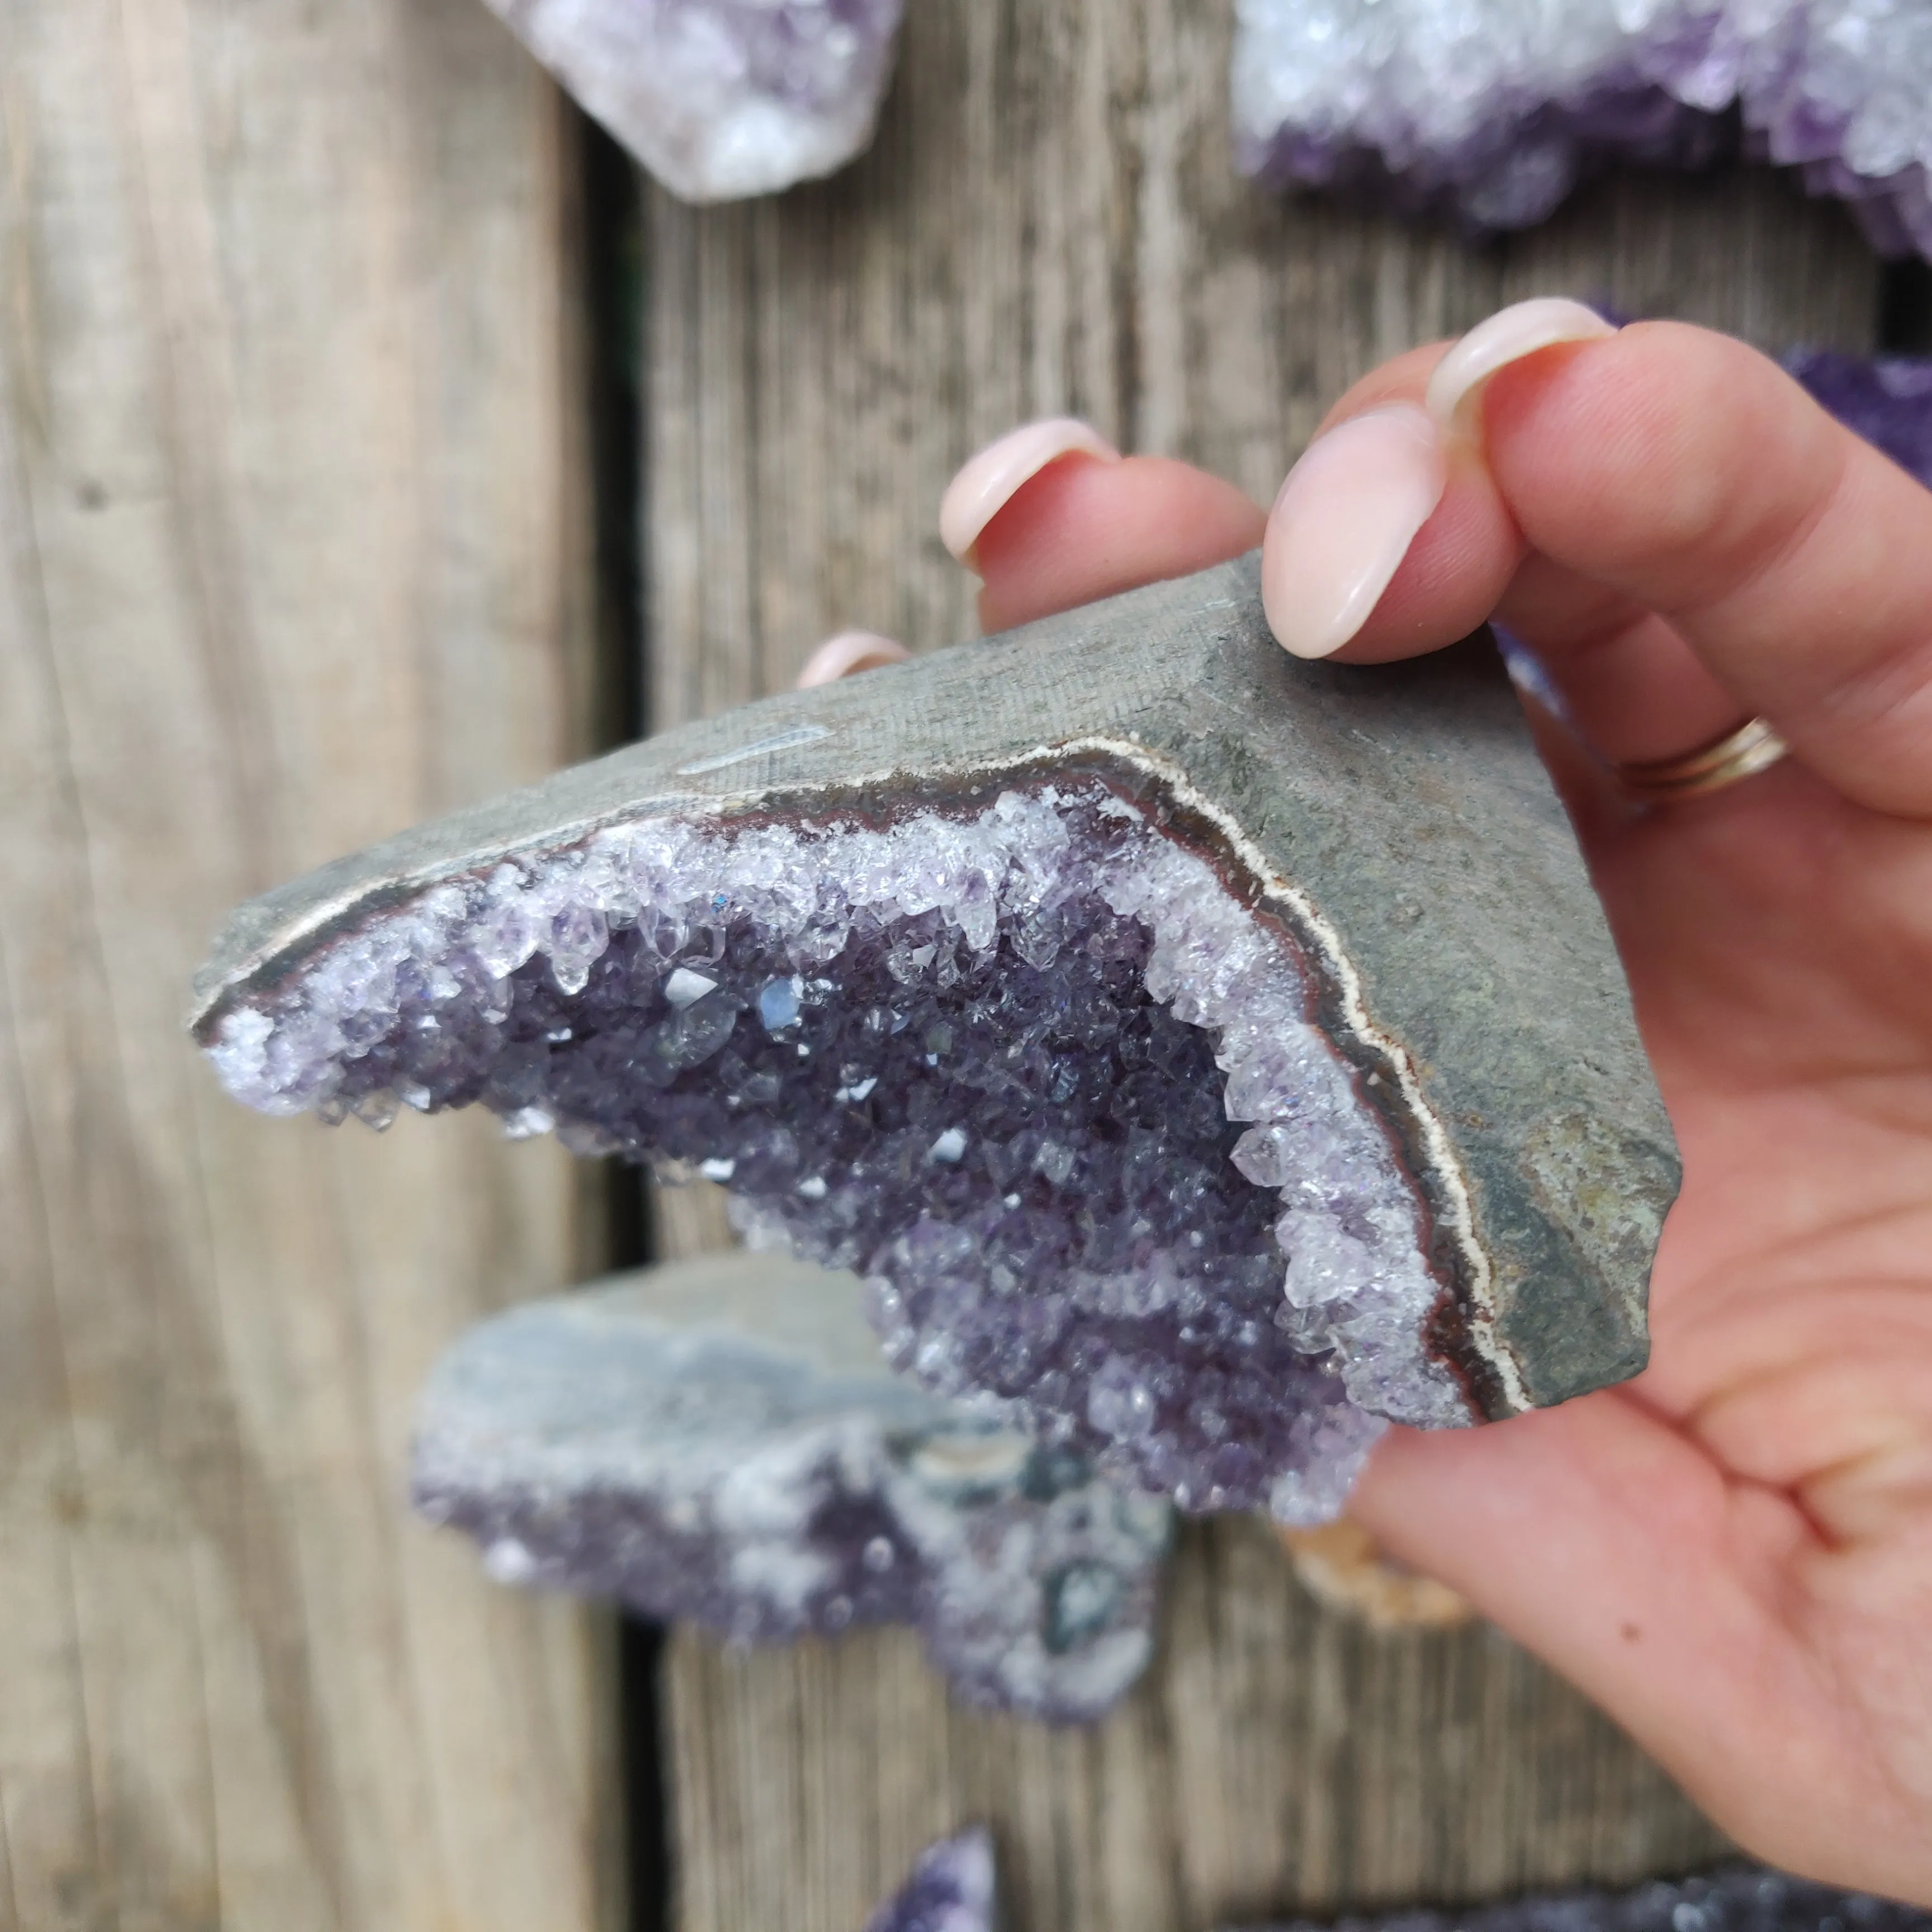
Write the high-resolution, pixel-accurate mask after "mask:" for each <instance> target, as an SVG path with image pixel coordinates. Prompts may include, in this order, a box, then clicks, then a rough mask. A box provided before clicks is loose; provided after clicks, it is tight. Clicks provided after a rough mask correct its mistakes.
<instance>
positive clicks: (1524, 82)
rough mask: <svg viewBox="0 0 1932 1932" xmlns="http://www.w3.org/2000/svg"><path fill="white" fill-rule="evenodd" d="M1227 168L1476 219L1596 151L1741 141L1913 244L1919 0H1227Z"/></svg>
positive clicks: (1923, 55) (1925, 28) (1650, 155)
mask: <svg viewBox="0 0 1932 1932" xmlns="http://www.w3.org/2000/svg"><path fill="white" fill-rule="evenodd" d="M1237 12H1238V15H1239V17H1240V23H1241V25H1240V31H1239V34H1238V39H1237V42H1236V46H1235V64H1234V105H1235V137H1236V143H1237V149H1238V155H1239V157H1240V161H1241V166H1242V168H1243V170H1244V172H1247V173H1250V174H1256V175H1261V176H1262V177H1263V178H1265V179H1268V180H1270V181H1275V182H1277V183H1280V184H1283V185H1286V184H1297V183H1299V184H1309V185H1314V186H1321V185H1325V184H1329V183H1331V182H1332V183H1335V184H1340V185H1343V186H1347V185H1351V184H1359V185H1363V186H1367V187H1374V188H1378V189H1380V190H1385V191H1388V192H1391V193H1393V194H1394V197H1395V198H1396V199H1397V201H1398V202H1402V203H1406V204H1409V205H1424V206H1438V207H1446V208H1448V209H1449V210H1450V211H1452V212H1453V213H1454V214H1456V215H1457V216H1458V217H1460V218H1461V219H1462V220H1463V221H1465V222H1466V223H1469V225H1471V226H1473V227H1475V228H1478V229H1499V228H1522V227H1526V226H1529V225H1530V224H1531V223H1535V222H1537V221H1540V220H1542V219H1543V218H1544V216H1545V215H1547V214H1549V213H1550V210H1551V209H1553V208H1554V207H1556V205H1557V203H1558V202H1560V201H1561V200H1562V199H1563V197H1564V196H1565V195H1566V194H1568V193H1569V191H1570V190H1571V187H1573V186H1574V184H1575V183H1576V182H1577V180H1578V179H1579V178H1580V177H1581V176H1583V175H1585V174H1586V173H1588V172H1591V171H1592V170H1593V169H1596V168H1597V167H1598V166H1602V165H1604V163H1608V162H1612V161H1628V162H1637V163H1644V164H1646V165H1651V166H1697V165H1700V164H1703V163H1707V162H1709V161H1710V160H1713V159H1715V158H1716V157H1718V156H1720V155H1721V154H1724V153H1727V152H1729V151H1733V150H1734V149H1735V148H1736V147H1737V146H1738V145H1739V138H1740V134H1742V142H1743V145H1745V148H1746V149H1747V150H1748V151H1750V152H1751V153H1754V154H1761V155H1763V156H1764V157H1766V158H1768V159H1769V160H1772V161H1774V162H1776V163H1781V164H1784V165H1791V166H1798V167H1800V168H1802V169H1803V170H1804V173H1805V180H1806V182H1807V184H1808V185H1809V186H1810V187H1811V189H1812V190H1813V191H1814V193H1828V194H1835V195H1839V196H1843V197H1844V198H1845V199H1846V200H1848V201H1849V202H1851V204H1852V207H1853V208H1854V210H1855V212H1856V213H1857V214H1858V217H1859V219H1860V220H1861V222H1862V223H1863V224H1864V227H1865V229H1866V230H1867V233H1868V234H1869V235H1870V236H1871V238H1872V239H1873V242H1875V243H1876V245H1878V246H1879V247H1880V248H1883V249H1885V251H1887V252H1888V253H1892V254H1903V253H1906V251H1909V250H1910V249H1912V248H1917V249H1918V251H1920V252H1921V254H1932V194H1928V190H1927V167H1928V166H1932V12H1929V11H1928V10H1927V8H1926V7H1924V5H1923V4H1922V0H1238V4H1237Z"/></svg>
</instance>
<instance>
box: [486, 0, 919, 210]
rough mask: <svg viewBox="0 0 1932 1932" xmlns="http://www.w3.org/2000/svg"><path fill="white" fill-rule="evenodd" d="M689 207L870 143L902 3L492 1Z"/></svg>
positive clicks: (812, 171) (764, 189)
mask: <svg viewBox="0 0 1932 1932" xmlns="http://www.w3.org/2000/svg"><path fill="white" fill-rule="evenodd" d="M490 5H491V7H493V9H494V10H495V11H496V13H499V14H500V15H501V16H502V17H503V19H504V20H505V21H506V22H507V23H508V24H509V26H511V28H513V29H514V31H515V32H516V33H517V35H518V36H519V37H520V38H521V39H522V40H523V41H524V42H525V43H526V45H527V46H529V49H530V51H531V52H532V53H534V54H535V55H536V57H537V58H538V59H539V60H540V61H541V62H543V64H544V65H545V66H546V67H547V68H549V69H550V71H551V72H552V73H553V74H555V75H556V77H557V78H558V80H560V81H561V82H562V83H563V85H564V86H565V87H566V88H568V89H569V90H570V92H571V93H572V94H573V95H575V96H576V98H577V100H578V101H580V103H581V104H583V107H584V108H585V110H586V111H587V112H588V113H590V114H592V115H595V117H596V118H597V119H598V120H599V121H602V122H603V124H604V126H605V127H607V128H609V129H610V132H611V133H613V134H614V135H615V136H616V137H617V139H619V141H621V142H622V143H623V144H624V145H625V147H627V148H629V149H630V151H631V153H632V154H634V155H636V156H637V159H638V160H640V161H642V162H643V164H644V166H646V167H647V168H649V169H650V171H651V172H652V174H654V175H656V176H657V178H658V180H659V181H662V182H663V183H664V186H665V187H667V188H669V189H670V191H671V192H672V193H673V194H676V195H678V196H682V198H683V199H685V200H686V201H698V202H703V201H732V200H736V199H739V197H741V196H745V195H754V194H769V193H772V192H773V191H774V190H777V189H779V188H784V187H790V185H791V184H793V182H794V181H807V180H810V179H811V178H814V177H816V176H817V175H827V174H829V173H831V172H832V170H833V169H835V168H840V167H843V166H844V164H845V163H847V161H849V160H851V159H852V157H853V155H855V154H858V153H859V152H860V151H862V149H863V148H864V147H865V144H866V143H867V142H868V141H870V140H871V138H872V124H873V122H874V119H875V118H876V117H877V113H878V109H879V100H880V96H881V95H883V93H884V92H885V86H886V78H887V76H888V75H889V73H890V72H891V69H892V38H893V36H894V34H895V33H896V32H897V31H898V24H899V16H900V13H901V10H903V7H904V0H490Z"/></svg>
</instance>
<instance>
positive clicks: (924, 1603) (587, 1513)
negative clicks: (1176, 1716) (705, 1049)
mask: <svg viewBox="0 0 1932 1932" xmlns="http://www.w3.org/2000/svg"><path fill="white" fill-rule="evenodd" d="M860 1292H861V1291H860V1289H859V1283H857V1282H856V1280H853V1278H852V1277H851V1276H850V1275H841V1274H832V1273H831V1272H829V1271H826V1270H824V1269H821V1268H811V1267H808V1266H806V1265H803V1264H802V1263H800V1262H790V1261H781V1260H779V1259H777V1258H775V1257H774V1256H760V1255H745V1254H731V1255H721V1256H712V1257H709V1258H708V1259H705V1260H703V1261H694V1262H684V1263H682V1264H680V1265H676V1266H673V1267H667V1268H649V1269H644V1270H642V1271H640V1272H638V1273H637V1274H631V1275H619V1276H616V1277H612V1279H611V1280H610V1281H609V1282H607V1283H604V1284H601V1285H600V1286H598V1287H596V1288H595V1289H591V1290H589V1291H588V1292H578V1293H575V1294H571V1295H556V1296H553V1297H551V1298H550V1299H548V1300H547V1301H534V1302H529V1303H527V1304H525V1305H523V1307H518V1308H514V1309H512V1310H510V1311H509V1313H507V1314H504V1315H500V1316H497V1317H496V1318H495V1319H493V1320H492V1321H489V1322H482V1323H481V1324H479V1325H478V1326H477V1327H475V1328H472V1329H471V1330H470V1331H469V1333H468V1334H466V1335H465V1336H464V1337H463V1338H462V1339H461V1340H460V1341H458V1343H456V1344H455V1346H454V1347H452V1348H451V1349H449V1351H448V1352H446V1354H445V1355H443V1358H442V1359H441V1360H440V1361H439V1362H438V1363H437V1365H436V1367H435V1368H434V1370H433V1371H432V1373H431V1376H430V1379H429V1382H428V1386H427V1387H426V1388H425V1390H424V1392H423V1395H422V1400H421V1401H420V1403H419V1404H418V1408H417V1417H416V1440H415V1445H414V1450H413V1458H412V1470H411V1489H412V1493H413V1496H414V1499H415V1502H416V1508H418V1510H419V1511H421V1512H422V1514H424V1515H425V1516H426V1517H428V1518H430V1520H431V1521H433V1522H435V1523H448V1524H451V1525H453V1526H455V1527H457V1528H458V1529H464V1530H466V1531H468V1532H469V1534H470V1535H472V1536H474V1537H475V1538H477V1540H478V1541H479V1542H481V1544H482V1545H483V1546H484V1564H485V1566H486V1567H487V1569H488V1570H489V1571H490V1574H491V1575H492V1576H493V1577H496V1579H497V1580H498V1581H499V1582H502V1583H533V1584H540V1585H547V1586H552V1587H553V1588H559V1589H568V1590H573V1591H575V1592H578V1593H580V1594H581V1595H594V1596H612V1597H616V1598H620V1599H621V1600H622V1601H624V1602H625V1603H626V1604H629V1605H630V1606H631V1608H633V1609H634V1610H638V1611H640V1612H642V1613H643V1614H644V1615H645V1616H649V1617H654V1618H658V1619H661V1620H664V1621H666V1622H670V1621H673V1620H677V1619H691V1621H693V1622H697V1623H700V1624H702V1625H704V1626H705V1627H706V1628H708V1629H710V1630H713V1631H718V1632H720V1633H721V1634H724V1635H725V1636H727V1637H733V1638H734V1639H736V1640H739V1641H740V1642H744V1643H768V1642H773V1641H777V1640H783V1639H786V1638H790V1637H798V1636H800V1635H802V1634H805V1633H806V1632H808V1631H817V1632H820V1633H822V1634H837V1633H838V1632H839V1631H844V1630H845V1629H847V1628H850V1626H852V1625H855V1624H868V1623H873V1624H875V1623H908V1624H913V1625H916V1626H917V1627H918V1628H919V1631H920V1632H921V1633H922V1635H923V1636H924V1637H925V1639H926V1646H927V1648H928V1649H929V1651H930V1652H931V1653H932V1658H933V1661H934V1662H935V1664H937V1665H938V1667H940V1668H941V1670H944V1671H945V1672H946V1673H947V1675H948V1676H950V1678H951V1679H952V1681H953V1685H954V1686H955V1687H956V1688H957V1689H958V1690H959V1692H960V1693H961V1694H962V1695H963V1696H964V1697H965V1698H967V1700H968V1701H970V1702H972V1703H980V1704H994V1705H999V1706H1005V1707H1007V1708H1009V1709H1016V1710H1020V1711H1025V1712H1028V1713H1030V1714H1031V1715H1035V1716H1039V1717H1044V1718H1052V1719H1055V1720H1060V1721H1076V1720H1078V1721H1085V1720H1088V1719H1090V1718H1097V1717H1099V1716H1100V1715H1101V1714H1102V1713H1103V1712H1106V1710H1107V1709H1109V1707H1110V1706H1112V1705H1113V1704H1114V1703H1115V1701H1116V1700H1118V1698H1119V1697H1121V1694H1123V1693H1124V1691H1126V1690H1127V1688H1128V1687H1129V1685H1131V1684H1132V1683H1133V1682H1134V1680H1135V1679H1136V1678H1137V1677H1139V1675H1140V1673H1141V1672H1142V1670H1143V1669H1144V1668H1145V1667H1146V1664H1147V1661H1148V1658H1149V1657H1150V1656H1151V1654H1152V1652H1153V1649H1154V1637H1153V1625H1154V1601H1155V1589H1156V1583H1157V1576H1158V1571H1159V1568H1160V1561H1161V1559H1162V1557H1163V1555H1164V1554H1165V1553H1166V1548H1167V1544H1168V1538H1169V1521H1170V1512H1169V1509H1168V1508H1167V1506H1166V1504H1164V1503H1162V1502H1157V1501H1155V1500H1154V1499H1152V1498H1151V1497H1147V1496H1130V1495H1127V1494H1124V1493H1121V1492H1120V1491H1118V1490H1115V1489H1113V1488H1112V1487H1109V1485H1108V1484H1106V1483H1105V1482H1103V1481H1101V1480H1100V1478H1098V1477H1097V1476H1096V1475H1095V1474H1094V1470H1093V1468H1092V1466H1091V1464H1089V1463H1085V1462H1083V1461H1082V1460H1081V1459H1080V1458H1079V1457H1077V1456H1075V1455H1073V1454H1070V1453H1068V1452H1067V1451H1064V1450H1056V1449H1052V1448H1047V1447H1045V1446H1044V1445H1040V1444H1036V1443H1034V1442H1029V1441H1028V1439H1027V1438H1026V1437H1025V1436H1016V1435H1015V1434H1013V1433H1012V1432H1011V1431H1010V1430H1003V1429H1001V1428H1000V1427H999V1426H998V1424H995V1423H992V1422H989V1421H986V1420H985V1419H984V1418H982V1417H979V1416H976V1415H973V1414H971V1412H968V1410H966V1409H964V1408H962V1406H959V1405H958V1404H956V1403H947V1402H942V1401H941V1400H938V1398H937V1397H933V1396H929V1395H927V1394H925V1393H924V1392H923V1391H921V1390H919V1388H916V1387H914V1386H913V1385H912V1384H911V1383H910V1382H904V1381H902V1380H901V1379H899V1378H898V1376H895V1375H893V1374H892V1373H891V1372H890V1370H888V1369H887V1368H886V1367H885V1365H884V1364H883V1363H882V1362H880V1360H879V1352H878V1349H877V1345H876V1344H875V1343H874V1341H873V1340H872V1337H871V1333H870V1331H868V1329H867V1328H866V1326H865V1317H864V1316H863V1315H862V1313H861V1312H860V1307H859V1300H860Z"/></svg>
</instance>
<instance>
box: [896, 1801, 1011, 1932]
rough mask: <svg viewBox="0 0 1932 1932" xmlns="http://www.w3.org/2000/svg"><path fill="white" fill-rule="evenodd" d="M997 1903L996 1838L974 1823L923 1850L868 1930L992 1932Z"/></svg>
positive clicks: (897, 1931)
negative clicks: (994, 1870)
mask: <svg viewBox="0 0 1932 1932" xmlns="http://www.w3.org/2000/svg"><path fill="white" fill-rule="evenodd" d="M994 1903H995V1899H994V1873H993V1841H992V1838H991V1837H989V1835H988V1834H987V1832H986V1830H985V1829H984V1828H983V1826H977V1825H976V1826H973V1827H972V1828H971V1829H970V1830H968V1831H964V1832H960V1833H959V1835H957V1836H956V1837H954V1838H942V1839H941V1840H940V1841H939V1843H938V1844H936V1845H934V1846H932V1847H930V1849H928V1850H926V1851H925V1852H922V1853H921V1854H920V1855H919V1862H918V1863H917V1864H916V1865H914V1866H913V1868H912V1873H911V1875H910V1876H909V1877H908V1878H907V1880H906V1882H905V1883H904V1885H902V1886H901V1888H899V1889H898V1891H896V1892H895V1893H894V1894H892V1897H890V1898H889V1899H887V1900H886V1902H885V1903H884V1904H883V1905H882V1906H880V1907H879V1909H878V1910H877V1911H876V1912H874V1913H873V1914H872V1915H871V1918H868V1919H867V1920H866V1921H865V1932H993V1927H994V1925H995V1922H996V1921H995V1911H994Z"/></svg>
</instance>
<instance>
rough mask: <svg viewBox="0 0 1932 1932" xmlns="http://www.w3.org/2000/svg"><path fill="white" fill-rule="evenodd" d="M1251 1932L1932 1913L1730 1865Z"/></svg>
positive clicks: (1889, 1920) (1779, 1928) (1914, 1919)
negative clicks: (1642, 1881)
mask: <svg viewBox="0 0 1932 1932" xmlns="http://www.w3.org/2000/svg"><path fill="white" fill-rule="evenodd" d="M1254 1932H1932V1912H1922V1911H1920V1910H1918V1909H1917V1908H1916V1907H1915V1906H1909V1905H1899V1904H1895V1903H1893V1902H1892V1901H1891V1900H1888V1899H1883V1898H1874V1897H1872V1896H1871V1895H1870V1894H1869V1893H1866V1892H1861V1891H1840V1890H1839V1889H1838V1888H1837V1887H1836V1886H1835V1885H1814V1884H1813V1883H1812V1882H1811V1881H1810V1880H1809V1879H1801V1878H1792V1877H1790V1876H1787V1874H1786V1873H1783V1872H1777V1871H1772V1870H1769V1869H1768V1868H1767V1867H1763V1866H1760V1865H1733V1866H1728V1867H1725V1868H1724V1869H1723V1870H1719V1871H1715V1872H1710V1873H1701V1874H1700V1875H1699V1876H1697V1877H1694V1878H1687V1879H1679V1880H1676V1881H1670V1880H1666V1879H1657V1880H1654V1881H1652V1882H1651V1883H1649V1884H1646V1885H1634V1886H1633V1887H1631V1889H1630V1890H1628V1891H1567V1892H1547V1893H1544V1894H1540V1895H1538V1896H1536V1897H1529V1898H1521V1899H1512V1900H1509V1901H1508V1902H1507V1903H1504V1904H1501V1905H1482V1906H1465V1907H1463V1909H1460V1910H1459V1911H1456V1912H1439V1911H1435V1910H1432V1909H1427V1908H1424V1907H1418V1906H1411V1907H1409V1908H1407V1909H1404V1910H1401V1911H1397V1912H1383V1913H1380V1914H1378V1915H1376V1916H1374V1917H1373V1918H1370V1917H1367V1916H1364V1917H1361V1918H1338V1919H1332V1920H1325V1921H1319V1922H1318V1921H1314V1920H1311V1919H1295V1920H1293V1921H1284V1922H1283V1923H1281V1924H1276V1925H1273V1926H1271V1927H1266V1928H1262V1927H1256V1928H1254Z"/></svg>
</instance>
